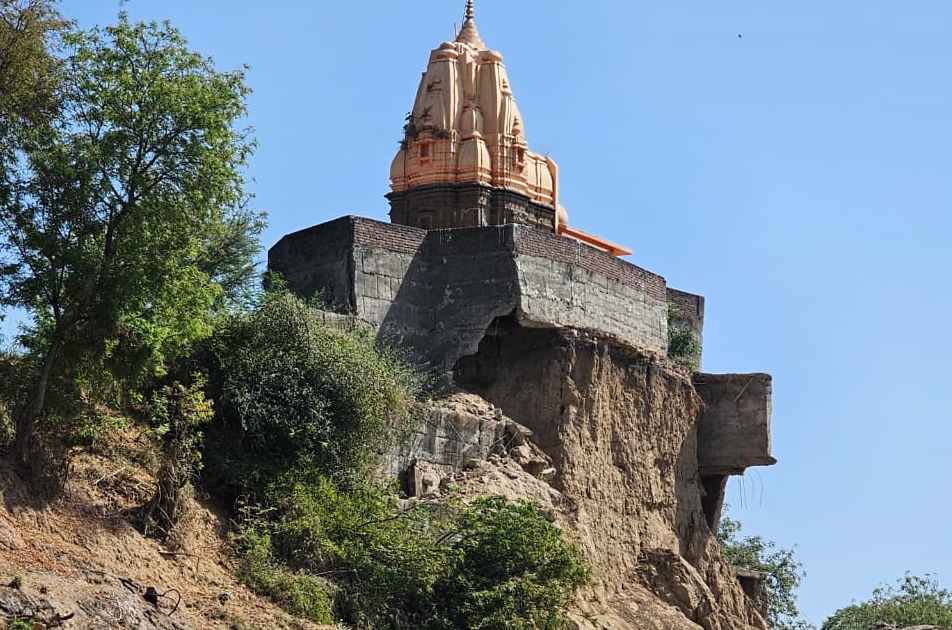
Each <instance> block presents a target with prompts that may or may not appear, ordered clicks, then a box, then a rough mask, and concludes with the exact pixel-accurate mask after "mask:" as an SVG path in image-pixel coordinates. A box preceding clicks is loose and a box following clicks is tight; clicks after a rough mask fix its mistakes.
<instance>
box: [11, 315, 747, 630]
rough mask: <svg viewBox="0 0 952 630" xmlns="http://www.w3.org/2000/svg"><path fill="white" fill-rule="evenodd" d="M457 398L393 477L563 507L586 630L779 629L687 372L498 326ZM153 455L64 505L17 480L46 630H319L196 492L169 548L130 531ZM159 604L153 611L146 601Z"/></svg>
mask: <svg viewBox="0 0 952 630" xmlns="http://www.w3.org/2000/svg"><path fill="white" fill-rule="evenodd" d="M454 378H455V380H456V382H457V384H458V385H459V386H460V387H462V388H465V389H466V390H469V391H463V390H460V391H458V392H456V393H454V394H452V395H450V396H448V397H446V398H443V399H439V400H434V401H430V402H428V403H426V404H425V410H424V414H423V415H424V417H425V422H424V423H423V425H422V426H421V427H420V428H419V430H418V432H417V433H416V434H413V435H410V436H409V437H408V438H407V439H405V441H404V442H403V444H402V446H401V447H400V448H398V449H397V451H396V452H394V453H391V454H390V455H389V456H388V457H385V458H384V459H385V465H384V467H385V468H388V469H389V471H390V474H393V475H398V476H399V477H400V478H401V479H402V480H403V482H404V486H405V489H406V490H407V491H408V492H409V494H411V495H416V498H417V499H418V500H422V501H428V502H433V501H436V502H439V501H442V500H444V499H445V498H446V497H448V496H452V497H461V498H463V499H464V500H467V499H469V498H472V497H475V496H486V495H494V494H503V495H506V496H508V497H510V498H517V499H518V498H523V499H528V500H531V501H535V502H537V503H540V504H542V505H544V506H546V507H550V508H552V510H553V512H554V514H555V519H556V522H557V524H558V525H559V526H560V527H561V528H562V529H563V531H564V532H565V533H566V535H567V536H568V537H569V538H570V539H571V540H573V541H574V542H575V543H576V544H577V545H578V546H579V548H580V549H581V551H582V552H583V555H584V556H585V558H586V560H587V561H588V562H589V563H590V565H591V567H592V569H593V580H592V583H591V586H590V587H588V588H586V589H585V590H584V592H583V593H582V595H581V597H580V598H579V600H578V602H577V605H576V607H575V608H574V609H573V611H572V613H571V616H572V619H573V621H574V622H575V623H576V624H577V625H578V627H580V628H604V629H613V630H628V629H631V630H635V629H638V630H641V629H646V628H648V629H650V628H657V629H659V630H662V629H664V630H695V629H697V628H704V629H705V630H728V629H737V630H753V629H757V630H764V629H765V628H766V625H765V623H764V621H763V619H762V617H761V616H760V614H759V613H758V612H757V610H756V606H755V605H754V604H753V602H751V601H750V600H749V599H748V598H747V597H746V596H745V594H744V592H743V590H742V589H741V587H740V585H739V583H738V582H737V579H736V578H735V577H734V575H733V572H732V570H731V569H730V567H728V566H727V565H726V563H725V561H724V559H723V557H722V555H721V552H720V548H719V546H718V544H717V542H716V540H715V538H714V536H713V534H712V532H711V527H710V526H709V524H708V516H707V514H706V513H705V505H704V502H703V499H704V489H703V488H704V486H703V484H702V483H701V477H700V475H699V468H698V453H697V427H698V418H699V416H700V410H701V406H702V404H703V403H702V401H701V398H700V397H699V396H698V393H697V392H696V391H695V387H694V384H693V383H692V375H691V372H690V371H689V370H686V369H685V368H682V367H679V366H676V365H671V364H669V363H668V362H667V361H665V360H662V359H660V358H657V357H655V356H653V355H651V354H646V353H644V352H642V351H639V350H637V349H635V348H633V347H630V346H628V345H626V344H624V343H621V342H619V341H617V340H610V339H606V338H604V337H598V336H594V335H591V334H588V333H585V332H582V331H577V330H571V329H561V330H560V329H523V328H520V327H518V326H516V327H511V328H506V327H497V328H496V329H495V334H494V335H487V337H486V338H485V339H484V340H483V342H482V343H481V344H480V347H479V351H478V352H477V353H476V354H474V355H471V356H469V357H464V359H462V360H461V361H460V362H459V363H458V364H457V366H456V370H455V374H454ZM153 448H154V445H153V444H152V443H151V442H150V441H149V440H148V439H146V438H145V437H144V436H143V435H140V434H138V433H137V432H136V430H134V429H133V428H131V427H125V428H123V429H120V430H118V431H115V432H112V433H110V434H109V435H107V436H104V437H102V438H99V439H98V440H97V441H96V442H95V443H94V444H93V447H92V448H90V449H87V451H85V452H83V453H78V454H77V455H76V456H75V457H74V458H73V460H72V463H71V474H70V481H69V483H68V484H67V488H66V493H65V495H64V496H63V497H62V498H61V499H58V500H56V501H54V502H53V503H51V504H49V505H36V504H35V503H34V502H33V501H32V500H31V499H32V497H31V494H30V492H29V491H28V490H27V489H26V487H25V486H24V484H23V483H22V481H21V480H20V479H19V477H18V476H17V474H16V473H15V472H13V471H12V470H10V469H9V468H3V469H2V471H0V474H2V486H3V499H4V509H3V511H2V512H0V578H2V582H3V583H4V584H8V583H10V582H11V581H12V580H13V579H14V577H15V576H19V577H20V578H21V580H22V586H21V587H20V589H19V590H17V589H14V588H11V587H2V588H0V609H2V611H3V613H4V614H5V615H7V616H8V617H25V618H35V619H36V620H37V621H40V622H42V625H39V626H37V627H40V628H47V627H49V628H52V627H64V628H161V629H165V628H174V629H184V628H316V627H318V626H315V625H313V624H308V623H307V622H303V621H301V620H298V619H294V618H292V617H290V616H288V615H286V614H284V613H282V612H281V611H280V610H279V609H278V608H277V607H276V606H274V605H273V604H272V603H270V602H269V601H267V600H265V599H263V598H261V597H258V596H256V595H254V594H252V593H251V592H250V591H248V590H247V589H246V588H244V587H243V586H241V585H239V584H238V581H237V579H236V577H235V575H234V573H233V572H232V571H231V570H230V569H229V568H228V554H227V550H226V538H227V533H228V530H229V520H228V516H227V515H226V514H225V513H224V512H223V511H222V510H219V509H216V508H215V507H213V506H211V505H210V503H209V502H208V501H206V500H204V498H203V497H201V496H199V497H198V498H197V499H193V500H191V502H190V507H189V511H188V516H187V517H186V519H185V522H184V524H183V526H182V527H181V528H180V530H179V531H178V533H177V534H176V535H175V537H174V538H173V541H172V542H171V543H170V544H169V545H167V546H166V547H163V546H161V545H159V544H158V543H156V542H155V541H154V540H151V539H148V538H144V537H142V536H141V535H140V533H139V532H138V531H137V530H136V529H135V528H134V527H133V526H132V525H131V524H130V519H129V517H128V513H129V510H131V509H133V508H135V507H137V506H139V505H141V504H142V503H144V502H145V501H146V500H147V498H148V497H149V495H150V493H151V491H152V486H151V477H150V472H149V471H150V470H151V469H152V468H153V467H154V466H155V465H156V462H155V457H154V455H153V452H154V451H153ZM150 587H151V588H153V589H154V590H155V592H156V593H158V594H159V598H158V600H157V601H156V602H154V603H150V602H149V601H147V597H146V596H147V589H149V588H150Z"/></svg>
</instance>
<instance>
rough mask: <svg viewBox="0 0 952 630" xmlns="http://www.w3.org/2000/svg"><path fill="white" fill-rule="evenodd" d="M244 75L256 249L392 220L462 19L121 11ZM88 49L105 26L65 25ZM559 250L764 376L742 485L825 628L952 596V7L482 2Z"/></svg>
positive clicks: (439, 14)
mask: <svg viewBox="0 0 952 630" xmlns="http://www.w3.org/2000/svg"><path fill="white" fill-rule="evenodd" d="M124 8H125V9H126V10H128V12H129V13H130V15H131V16H132V18H133V19H165V18H168V19H170V20H171V21H172V23H173V24H175V25H176V26H177V27H178V28H179V29H180V30H182V32H183V33H184V34H185V35H186V37H188V39H189V40H190V42H191V44H192V45H193V47H194V48H196V49H197V50H200V51H201V52H203V53H205V54H207V55H211V56H213V57H215V59H216V62H217V63H218V65H219V67H220V68H222V69H233V68H236V67H238V66H240V64H242V63H247V64H249V65H250V66H251V69H250V70H249V72H248V82H249V83H250V85H251V86H252V87H253V88H254V90H255V92H254V95H253V96H252V97H251V99H250V109H251V116H250V123H251V124H252V125H253V126H254V127H255V129H256V135H257V137H258V139H259V141H260V148H259V150H258V151H257V154H256V156H255V157H254V159H253V161H252V164H251V168H250V175H251V176H252V177H254V178H255V183H254V184H253V190H254V191H255V193H256V195H257V201H256V203H257V206H258V207H259V208H261V209H264V210H266V211H267V212H268V213H269V216H270V218H269V228H268V230H267V231H266V232H265V234H264V239H263V240H264V244H265V246H266V247H267V246H270V245H272V244H274V242H276V241H277V240H278V239H279V238H280V237H281V235H283V234H284V233H287V232H289V231H293V230H297V229H300V228H303V227H307V226H309V225H313V224H315V223H319V222H321V221H324V220H327V219H331V218H334V217H336V216H339V215H342V214H359V215H364V216H370V217H374V218H379V219H386V216H387V214H386V213H387V209H388V208H387V203H386V200H385V199H384V198H383V195H384V194H385V193H386V192H387V190H388V179H387V175H388V167H389V163H390V160H391V158H392V157H393V154H394V152H395V151H396V149H397V141H398V139H399V136H400V129H401V126H402V124H403V118H404V115H405V114H406V112H407V111H408V110H409V109H410V106H411V104H412V100H413V96H414V93H415V90H416V87H417V82H418V80H419V76H420V75H419V73H420V72H422V71H423V69H424V68H425V66H426V61H427V55H428V53H429V50H430V49H431V48H434V47H435V46H437V45H438V44H439V43H440V42H441V41H444V40H446V39H452V36H453V25H454V22H455V23H459V22H460V21H461V15H462V11H463V1H462V0H403V1H401V2H393V1H392V0H391V1H386V2H385V1H383V0H368V1H366V2H346V3H345V2H325V1H320V2H312V1H307V2H305V1H303V0H298V1H294V0H285V1H283V2H259V1H255V2H251V1H246V2H236V1H234V0H231V1H228V2H226V1H224V0H200V1H196V0H189V1H184V0H131V1H130V2H128V3H126V4H125V5H124ZM62 9H63V11H64V13H65V14H67V15H68V16H71V17H74V18H77V19H78V20H80V22H81V24H83V25H86V26H88V25H92V24H94V23H107V22H110V21H113V20H114V19H115V16H116V14H117V11H118V10H119V5H118V1H117V0H63V2H62ZM476 22H477V25H478V27H479V30H480V33H481V35H482V37H483V39H484V40H485V41H486V43H487V44H488V45H489V46H490V47H492V48H495V49H498V50H500V51H501V52H502V53H503V57H504V60H505V62H506V65H507V68H508V70H509V76H510V79H511V83H512V86H513V90H514V93H515V96H516V99H517V101H518V103H519V106H520V109H521V110H522V113H523V117H524V119H525V127H526V135H527V137H528V140H529V143H530V147H532V148H533V149H534V150H536V151H539V152H542V153H547V154H549V155H551V157H553V158H554V159H555V160H556V161H557V162H558V164H559V167H560V174H561V191H560V194H561V201H562V202H563V203H564V205H565V206H566V207H567V208H568V211H569V214H570V217H571V222H572V224H573V225H574V226H576V227H578V228H580V229H583V230H586V231H590V232H594V233H596V234H600V235H602V236H605V237H608V238H610V239H612V240H615V241H617V242H619V243H622V244H624V245H627V246H629V247H630V248H632V249H633V250H634V252H635V253H634V255H633V256H631V257H630V260H631V261H632V262H634V263H635V264H638V265H640V266H643V267H646V268H648V269H650V270H652V271H654V272H657V273H660V274H661V275H663V276H665V277H666V278H667V280H668V283H669V284H670V285H671V286H675V287H678V288H681V289H684V290H688V291H692V292H696V293H700V294H703V295H705V296H706V298H707V320H706V328H705V356H704V368H705V369H706V370H707V371H712V372H729V371H740V372H743V371H765V372H770V373H772V374H773V375H774V416H773V436H774V451H775V455H776V456H777V458H778V459H779V460H780V463H779V464H777V465H776V466H774V467H772V468H763V469H753V470H751V471H749V472H748V474H747V476H746V477H744V478H743V479H742V483H741V482H739V481H738V480H737V479H735V480H734V482H732V484H731V487H730V489H729V496H728V499H729V501H730V502H731V504H732V510H731V514H732V516H734V517H735V518H739V519H740V520H741V521H742V522H743V524H744V530H745V532H746V533H751V534H753V533H757V534H761V535H763V536H765V537H767V538H770V539H773V540H776V541H777V542H778V543H779V544H780V545H781V546H784V547H791V546H794V545H796V547H797V557H798V558H799V559H800V560H801V561H802V562H803V564H804V567H805V568H806V570H807V577H806V579H805V581H804V583H803V586H802V588H801V590H800V604H801V607H802V610H803V612H804V613H805V616H806V617H807V618H808V619H809V620H810V621H812V622H814V623H816V624H818V625H819V624H820V623H822V621H823V620H824V619H825V618H826V616H828V615H829V614H830V613H832V612H833V611H834V610H835V609H837V608H839V607H841V606H845V605H847V604H849V603H850V601H851V600H853V599H856V600H862V599H866V598H868V597H869V595H870V593H871V591H872V589H873V588H874V587H875V586H877V585H878V584H881V583H892V582H894V581H895V580H896V579H897V578H899V577H901V576H902V575H903V573H904V572H905V571H911V572H913V573H916V574H924V573H934V574H938V577H939V578H940V581H942V582H943V583H944V584H945V585H946V586H950V585H952V545H949V544H948V537H947V528H948V524H949V523H952V501H950V500H949V498H950V497H949V479H950V475H949V472H948V471H949V464H948V461H949V457H948V451H949V448H950V445H952V422H950V411H949V410H950V409H952V386H950V384H949V368H948V364H949V357H952V337H950V334H949V325H948V323H947V317H948V315H949V314H950V312H952V299H950V288H949V284H950V275H952V273H950V272H952V263H950V257H949V250H950V248H952V244H950V237H952V219H950V212H952V115H950V112H952V71H950V67H952V66H950V63H952V36H950V35H949V33H950V31H952V2H949V1H948V0H917V1H916V2H900V1H899V0H894V1H885V0H871V1H870V0H866V1H863V2H859V1H856V0H840V1H839V2H829V1H828V0H824V1H819V0H800V1H799V2H786V3H776V2H762V1H756V2H755V1H754V0H730V1H724V2H692V1H688V0H667V1H665V2H652V3H648V2H621V1H606V0H590V1H589V2H584V3H583V2H568V1H565V0H549V1H545V2H544V1H542V0H519V2H507V1H504V0H477V3H476Z"/></svg>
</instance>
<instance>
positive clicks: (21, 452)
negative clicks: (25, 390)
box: [13, 332, 63, 467]
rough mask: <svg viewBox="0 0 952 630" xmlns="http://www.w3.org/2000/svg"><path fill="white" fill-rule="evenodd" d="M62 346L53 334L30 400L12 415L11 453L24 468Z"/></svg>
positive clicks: (57, 336)
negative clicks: (13, 435) (12, 437)
mask: <svg viewBox="0 0 952 630" xmlns="http://www.w3.org/2000/svg"><path fill="white" fill-rule="evenodd" d="M62 345H63V342H62V335H60V334H59V333H58V332H54V333H53V341H52V342H51V343H50V347H49V349H47V351H46V356H44V357H43V367H42V368H41V369H40V373H39V374H37V377H36V381H35V382H34V383H33V389H32V391H31V393H30V399H29V400H28V401H27V402H26V404H24V405H22V406H20V407H19V408H18V409H17V411H16V413H15V414H14V430H15V431H16V436H15V437H14V441H13V453H14V457H16V459H17V462H18V463H19V464H20V465H21V466H24V467H27V466H29V464H30V462H31V460H32V459H33V456H34V455H35V449H36V424H37V421H38V420H39V419H40V417H41V416H42V415H43V411H44V409H45V408H46V393H47V392H48V391H49V388H50V377H51V376H52V374H53V368H54V367H55V366H56V363H57V361H58V359H59V351H60V348H61V347H62Z"/></svg>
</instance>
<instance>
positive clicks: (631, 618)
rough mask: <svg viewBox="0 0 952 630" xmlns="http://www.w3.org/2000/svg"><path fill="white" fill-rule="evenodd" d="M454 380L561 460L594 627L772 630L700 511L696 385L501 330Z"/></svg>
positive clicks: (648, 361)
mask: <svg viewBox="0 0 952 630" xmlns="http://www.w3.org/2000/svg"><path fill="white" fill-rule="evenodd" d="M454 376H455V380H456V383H457V385H459V386H460V387H463V388H465V389H468V390H470V391H472V392H475V393H477V394H479V395H480V396H482V397H484V398H485V399H486V400H488V401H489V402H491V403H492V404H493V405H495V406H497V407H498V408H500V409H501V413H502V414H505V416H508V417H510V418H512V419H513V420H515V421H516V422H517V423H519V424H521V425H524V426H525V427H527V428H528V429H529V430H531V432H532V436H531V442H532V443H534V444H535V445H536V446H538V447H539V448H540V449H541V450H542V451H543V452H544V453H545V455H546V456H547V457H548V458H549V459H550V460H551V464H552V466H553V467H554V468H555V472H554V476H553V477H552V478H551V479H550V481H549V483H550V484H551V485H552V487H553V488H554V489H555V490H557V491H558V493H560V494H559V495H558V498H557V499H556V500H557V501H559V502H560V504H561V507H562V508H563V509H562V510H561V513H562V516H561V517H560V518H561V525H562V526H563V528H564V529H565V530H566V532H567V533H568V534H569V535H570V536H571V537H572V538H574V539H575V540H576V541H577V543H578V544H579V545H580V547H581V549H582V551H583V552H584V554H585V556H586V558H587V559H588V560H589V562H590V563H591V565H592V568H593V574H594V579H595V584H594V586H593V589H592V591H591V592H590V593H588V594H587V596H586V597H585V598H584V599H585V603H584V607H585V609H586V610H585V612H586V613H587V616H588V618H589V619H592V618H594V619H596V620H597V625H596V627H603V628H612V629H618V630H625V629H627V628H631V629H636V628H637V629H645V628H658V629H661V628H664V629H675V630H676V629H680V628H684V629H688V628H692V629H693V628H698V627H703V628H705V629H707V630H727V629H739V628H758V629H765V628H766V625H765V623H764V621H763V619H762V618H761V617H760V615H759V614H758V613H757V612H756V609H755V606H754V604H753V603H752V602H751V601H749V600H748V599H747V598H746V596H745V595H744V593H743V591H742V590H741V588H740V586H739V584H738V583H737V580H736V578H735V577H734V576H733V574H732V572H731V569H730V568H729V567H728V566H727V564H726V563H725V561H724V559H723V557H722V556H721V553H720V550H719V547H718V545H717V543H716V540H715V538H714V536H713V533H712V531H711V526H710V525H709V523H713V521H712V520H711V519H712V508H711V506H710V504H711V500H710V499H709V500H708V501H707V505H705V504H704V503H702V499H703V498H704V485H705V484H703V483H702V478H701V475H700V474H699V470H698V457H697V425H698V417H699V412H700V409H701V405H702V403H701V399H700V398H699V396H698V394H697V393H696V391H695V389H694V386H693V384H692V381H691V375H690V374H689V373H687V372H686V371H683V370H682V369H680V368H677V367H673V366H670V365H668V364H667V363H666V362H664V361H661V360H659V359H657V358H656V357H653V356H650V355H647V354H643V353H641V352H639V351H638V350H636V349H634V348H631V347H628V346H626V345H624V344H622V343H619V342H616V341H610V340H606V339H603V338H597V337H593V336H589V335H587V334H585V333H582V332H578V331H573V330H567V329H532V328H522V327H519V326H518V325H516V324H514V323H507V322H506V321H505V320H503V321H500V322H498V323H497V325H495V326H493V327H491V328H490V330H489V331H488V333H487V335H486V337H485V338H484V339H483V340H482V342H481V343H480V346H479V350H478V352H477V353H476V354H475V355H470V356H467V357H464V358H462V359H460V360H459V362H458V363H457V365H456V368H455V372H454ZM497 415H500V414H499V413H498V412H497ZM511 476H512V475H510V477H511ZM719 501H720V498H719V497H714V503H716V504H717V505H716V508H717V509H719ZM705 507H706V508H707V514H706V513H705ZM714 519H716V515H715V516H714ZM578 621H579V622H580V625H583V626H589V624H590V623H591V622H590V621H587V620H585V619H581V618H580V619H579V620H578ZM589 627H590V626H589Z"/></svg>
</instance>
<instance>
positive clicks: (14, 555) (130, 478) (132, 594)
mask: <svg viewBox="0 0 952 630" xmlns="http://www.w3.org/2000/svg"><path fill="white" fill-rule="evenodd" d="M151 446H152V445H151V443H150V442H148V441H147V440H145V439H144V438H143V437H142V436H141V435H138V434H137V433H136V431H134V430H131V429H126V430H123V431H120V432H119V433H118V434H114V435H111V436H109V438H108V441H107V442H101V443H98V444H96V448H95V449H93V450H94V452H91V453H89V452H87V453H83V454H78V455H77V456H76V457H74V459H73V461H72V463H71V474H70V480H69V482H68V484H67V488H66V492H65V495H64V496H63V497H61V498H60V499H57V500H55V501H53V502H51V503H49V504H47V505H41V504H37V503H36V502H35V501H34V498H33V496H32V493H31V492H30V491H29V489H28V486H27V485H26V484H25V483H24V482H23V481H22V479H20V477H19V476H18V475H17V473H16V472H14V471H13V470H12V469H11V468H10V467H9V466H7V465H6V464H5V463H4V464H3V466H2V467H0V487H2V499H3V505H2V508H0V582H2V586H0V613H2V614H0V619H2V618H3V617H6V618H7V619H8V620H12V619H17V618H19V619H26V620H32V621H33V622H34V623H33V626H32V627H33V628H34V629H36V630H39V629H43V628H59V627H62V628H84V629H87V628H89V629H103V630H105V629H107V628H109V629H111V628H141V629H161V630H183V629H185V628H230V629H233V630H237V629H252V628H262V629H264V628H269V629H270V628H286V629H295V630H297V629H301V630H303V629H307V628H320V626H316V625H314V624H309V623H307V622H304V621H301V620H298V619H293V618H291V617H290V616H288V615H286V614H284V613H283V612H282V611H281V610H280V609H279V608H278V607H277V606H275V605H274V604H272V603H271V602H269V601H268V600H266V599H264V598H261V597H259V596H256V595H254V594H253V593H251V592H250V591H249V590H248V589H246V588H245V587H243V586H241V585H239V584H238V582H237V580H236V578H235V576H234V574H233V573H232V572H231V571H229V569H228V568H227V560H226V557H227V554H226V553H225V536H226V533H227V531H228V528H229V525H228V519H227V517H226V516H225V515H224V514H223V513H222V512H221V511H220V510H217V509H215V508H213V507H212V506H211V505H210V504H209V503H208V502H207V501H203V500H191V501H190V505H189V509H188V516H187V517H186V522H185V523H184V525H183V527H182V528H181V530H180V531H179V533H178V535H177V536H176V538H175V541H174V544H172V545H169V546H168V547H163V546H162V545H161V544H159V543H158V542H156V541H154V540H151V539H148V538H144V537H143V536H142V535H141V534H140V533H139V532H138V531H136V529H135V528H134V527H133V526H132V525H131V524H130V521H129V518H128V517H127V515H126V512H127V510H130V509H132V508H135V507H137V506H139V505H141V504H142V503H143V502H144V501H145V500H146V499H147V498H148V497H149V495H150V493H151V492H152V489H153V487H152V482H151V480H150V477H149V474H148V469H149V467H150V464H154V461H153V456H152V454H151ZM107 455H108V456H107ZM17 578H19V580H20V581H21V582H22V585H21V586H20V588H19V589H15V588H12V587H10V586H8V585H9V584H11V583H12V582H13V580H14V579H17ZM150 588H152V589H154V590H155V591H156V593H157V594H158V596H159V597H158V598H157V600H156V603H155V604H153V603H150V602H149V601H147V600H148V599H150V598H149V597H148V589H150ZM2 623H3V622H0V624H2ZM2 627H5V626H2Z"/></svg>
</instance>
